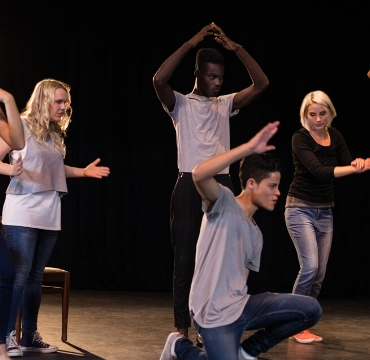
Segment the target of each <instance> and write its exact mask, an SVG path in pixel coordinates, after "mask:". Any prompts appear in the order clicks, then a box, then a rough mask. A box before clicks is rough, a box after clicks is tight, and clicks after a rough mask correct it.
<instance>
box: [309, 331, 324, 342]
mask: <svg viewBox="0 0 370 360" xmlns="http://www.w3.org/2000/svg"><path fill="white" fill-rule="evenodd" d="M307 332H309V333H310V334H311V335H312V336H313V337H314V339H315V340H314V341H322V337H321V336H318V335H315V334H312V332H311V331H310V330H307Z"/></svg>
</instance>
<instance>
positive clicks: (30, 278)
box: [4, 225, 58, 335]
mask: <svg viewBox="0 0 370 360" xmlns="http://www.w3.org/2000/svg"><path fill="white" fill-rule="evenodd" d="M4 227H5V234H6V239H7V241H8V246H9V251H10V254H11V256H12V259H13V262H14V267H15V274H16V275H15V280H14V287H13V299H12V306H11V311H10V317H9V323H8V329H7V335H9V334H10V333H11V332H12V331H13V330H14V329H15V322H16V320H17V314H18V310H19V308H20V306H21V304H22V332H30V331H35V330H37V317H38V313H39V309H40V303H41V284H42V278H43V274H44V269H45V266H46V264H47V262H48V261H49V259H50V256H51V253H52V251H53V249H54V245H55V242H56V240H57V236H58V232H57V231H52V230H42V229H34V228H29V227H23V226H12V225H5V226H4Z"/></svg>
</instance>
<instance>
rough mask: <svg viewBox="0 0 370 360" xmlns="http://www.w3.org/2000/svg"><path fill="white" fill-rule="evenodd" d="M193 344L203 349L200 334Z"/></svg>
mask: <svg viewBox="0 0 370 360" xmlns="http://www.w3.org/2000/svg"><path fill="white" fill-rule="evenodd" d="M195 344H196V345H197V346H198V348H201V349H203V339H202V337H201V336H200V334H198V335H197V337H196V338H195Z"/></svg>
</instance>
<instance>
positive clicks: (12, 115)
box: [0, 88, 25, 360]
mask: <svg viewBox="0 0 370 360" xmlns="http://www.w3.org/2000/svg"><path fill="white" fill-rule="evenodd" d="M0 102H2V103H3V104H4V105H5V111H6V116H5V114H4V112H3V111H2V109H1V107H0V137H1V138H2V139H3V140H4V141H5V142H6V143H7V144H8V146H10V147H11V148H12V149H15V150H20V149H22V148H23V147H24V144H25V141H24V132H23V125H22V122H21V118H20V116H19V112H18V109H17V105H16V103H15V100H14V97H13V96H12V95H11V94H9V93H8V92H6V91H5V90H3V89H1V88H0ZM17 162H18V164H20V166H22V159H21V158H19V159H17ZM14 278H15V271H14V266H13V261H12V259H11V256H10V254H9V251H8V247H7V245H6V243H5V239H4V238H3V235H2V233H1V232H0V360H9V356H8V355H7V351H6V328H7V326H8V321H9V313H10V307H11V303H12V294H13V284H14Z"/></svg>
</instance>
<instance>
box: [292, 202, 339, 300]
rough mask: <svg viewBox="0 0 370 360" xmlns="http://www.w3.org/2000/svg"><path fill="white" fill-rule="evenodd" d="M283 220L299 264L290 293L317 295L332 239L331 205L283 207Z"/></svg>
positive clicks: (323, 275)
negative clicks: (325, 207) (323, 206)
mask: <svg viewBox="0 0 370 360" xmlns="http://www.w3.org/2000/svg"><path fill="white" fill-rule="evenodd" d="M285 223H286V226H287V229H288V232H289V234H290V237H291V238H292V240H293V243H294V246H295V248H296V251H297V254H298V260H299V265H300V271H299V273H298V276H297V279H296V281H295V284H294V287H293V293H294V294H299V295H307V296H312V297H314V298H317V296H318V295H319V292H320V290H321V284H322V282H323V281H324V277H325V272H326V266H327V263H328V259H329V253H330V248H331V243H332V239H333V214H332V209H331V208H327V209H314V208H297V207H291V208H286V209H285Z"/></svg>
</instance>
